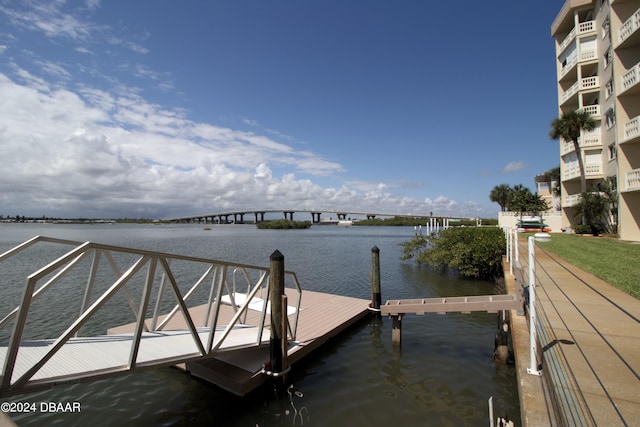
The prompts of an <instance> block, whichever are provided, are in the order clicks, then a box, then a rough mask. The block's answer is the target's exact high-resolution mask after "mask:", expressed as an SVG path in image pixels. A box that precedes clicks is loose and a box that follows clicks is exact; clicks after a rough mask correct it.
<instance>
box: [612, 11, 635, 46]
mask: <svg viewBox="0 0 640 427" xmlns="http://www.w3.org/2000/svg"><path fill="white" fill-rule="evenodd" d="M639 29H640V9H638V10H636V11H635V13H634V14H633V15H631V17H630V18H629V19H627V20H626V21H625V23H624V24H622V27H620V29H619V30H618V46H616V49H617V48H619V47H621V46H622V45H623V44H624V45H625V47H627V46H631V45H633V44H635V43H638V42H640V31H638V30H639Z"/></svg>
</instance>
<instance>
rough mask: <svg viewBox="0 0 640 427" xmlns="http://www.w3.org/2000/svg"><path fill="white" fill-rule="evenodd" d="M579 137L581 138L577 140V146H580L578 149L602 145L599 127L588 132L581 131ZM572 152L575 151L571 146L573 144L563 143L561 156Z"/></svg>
mask: <svg viewBox="0 0 640 427" xmlns="http://www.w3.org/2000/svg"><path fill="white" fill-rule="evenodd" d="M581 135H582V136H580V137H579V138H578V145H579V146H580V148H585V147H594V146H598V145H602V143H601V140H600V127H597V128H595V129H594V130H590V131H581ZM574 151H575V147H574V145H573V142H571V141H569V142H565V143H564V144H563V145H562V154H561V155H562V156H564V155H566V154H569V153H572V152H574Z"/></svg>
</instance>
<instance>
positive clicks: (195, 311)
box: [0, 236, 301, 395]
mask: <svg viewBox="0 0 640 427" xmlns="http://www.w3.org/2000/svg"><path fill="white" fill-rule="evenodd" d="M60 247H63V250H66V252H63V251H61V249H60ZM69 247H72V248H71V249H70V250H68V248H69ZM35 248H38V250H37V251H35ZM53 248H55V250H54V249H53ZM33 251H35V252H34V253H30V252H33ZM60 253H62V255H60ZM47 256H49V257H53V258H54V259H52V260H51V259H47V260H46V261H44V262H45V264H44V265H43V266H42V267H40V268H37V269H36V270H35V271H33V272H31V273H29V274H28V275H27V277H26V283H25V285H24V288H23V289H20V288H18V287H16V286H15V283H3V282H4V281H5V280H7V279H6V278H7V277H11V274H9V273H7V274H4V273H5V271H4V269H3V267H5V266H7V265H8V267H9V268H8V269H7V270H9V271H10V270H11V262H9V260H16V264H19V265H22V266H23V265H29V264H30V263H34V264H38V263H39V264H42V262H43V261H42V259H43V257H45V258H46V257H47ZM18 260H19V261H18ZM284 273H285V274H284V275H285V286H286V289H287V293H288V294H292V295H293V298H292V295H289V301H291V302H292V304H293V306H292V307H288V309H289V310H288V313H289V316H287V325H286V327H287V332H288V337H287V338H288V339H291V340H295V337H296V331H297V325H298V314H299V312H300V301H301V288H300V284H299V282H298V279H297V276H296V274H295V273H294V272H291V271H285V272H284ZM269 276H270V274H269V268H268V267H260V266H255V265H247V264H240V263H232V262H225V261H219V260H213V259H206V258H200V257H193V256H185V255H177V254H169V253H162V252H155V251H150V250H143V249H133V248H126V247H119V246H112V245H106V244H100V243H94V242H84V243H83V242H77V241H72V240H65V239H58V238H51V237H44V236H36V237H34V238H32V239H31V240H28V241H26V242H24V243H22V244H20V245H18V246H16V247H14V248H13V249H11V250H9V251H7V252H5V253H3V254H1V255H0V292H2V294H3V299H1V300H0V316H2V317H0V363H1V364H2V365H1V366H2V371H1V375H0V395H7V394H16V393H23V392H28V391H33V390H37V389H42V388H48V387H51V386H53V385H58V384H64V383H71V382H79V381H83V380H87V379H89V378H104V377H108V376H114V375H122V374H127V373H130V372H133V371H137V370H142V369H150V368H154V367H159V366H170V365H175V364H178V363H184V362H187V361H193V360H197V359H201V358H206V357H212V356H214V355H215V354H217V353H218V352H221V351H229V350H232V349H237V348H246V347H251V346H259V345H263V344H265V343H268V340H269V336H268V331H267V334H266V335H267V336H266V337H264V335H265V327H266V325H267V322H268V319H267V314H268V312H269V302H270V301H269V294H270V292H269V290H270V281H269ZM238 282H240V283H238ZM168 297H173V298H172V299H173V302H172V301H171V300H169V298H168ZM3 300H4V304H3ZM6 301H9V304H10V305H8V306H7V303H6ZM76 304H77V305H76ZM74 306H75V307H76V308H75V309H74V308H73V307H74ZM223 306H227V307H229V306H230V307H231V308H232V311H231V313H232V315H231V318H230V319H229V314H228V310H226V313H227V314H225V315H222V311H223V310H222V307H223ZM7 309H8V313H7V314H4V311H5V310H7ZM78 309H79V314H78V311H76V310H78ZM203 311H204V314H203ZM250 311H251V312H253V313H254V315H253V319H254V321H253V323H252V324H247V323H246V322H247V315H248V313H249V312H250ZM161 313H166V314H161ZM149 314H150V317H149V318H148V317H147V316H148V315H149ZM256 315H257V318H258V320H257V322H256V321H255V316H256ZM180 317H181V319H180ZM128 323H129V324H133V326H132V327H131V328H130V330H131V331H130V332H119V333H115V335H106V332H107V329H109V328H118V327H120V329H122V328H121V327H122V326H123V325H125V324H128ZM255 323H257V324H255Z"/></svg>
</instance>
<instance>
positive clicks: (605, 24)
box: [602, 16, 609, 39]
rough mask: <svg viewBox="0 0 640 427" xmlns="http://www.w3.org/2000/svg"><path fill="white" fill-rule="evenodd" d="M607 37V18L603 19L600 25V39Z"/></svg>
mask: <svg viewBox="0 0 640 427" xmlns="http://www.w3.org/2000/svg"><path fill="white" fill-rule="evenodd" d="M608 35H609V17H608V16H607V17H606V18H604V22H603V23H602V38H603V39H605V38H606V37H607V36H608Z"/></svg>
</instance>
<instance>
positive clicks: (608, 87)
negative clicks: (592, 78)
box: [604, 78, 613, 98]
mask: <svg viewBox="0 0 640 427" xmlns="http://www.w3.org/2000/svg"><path fill="white" fill-rule="evenodd" d="M604 91H605V93H606V95H607V96H606V98H609V97H610V96H611V95H613V78H612V79H611V80H609V81H608V82H607V84H606V85H605V86H604Z"/></svg>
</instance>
